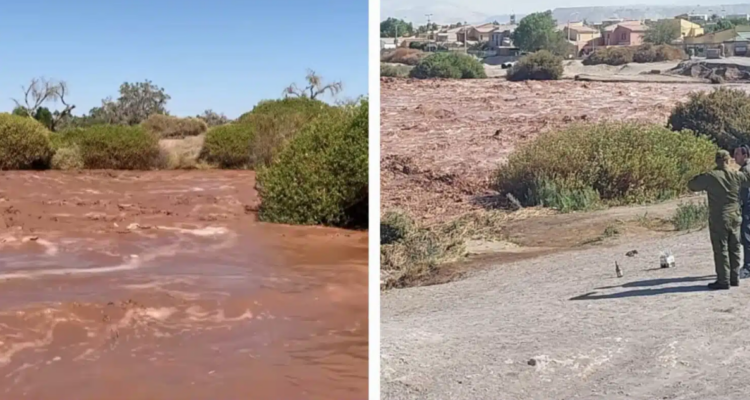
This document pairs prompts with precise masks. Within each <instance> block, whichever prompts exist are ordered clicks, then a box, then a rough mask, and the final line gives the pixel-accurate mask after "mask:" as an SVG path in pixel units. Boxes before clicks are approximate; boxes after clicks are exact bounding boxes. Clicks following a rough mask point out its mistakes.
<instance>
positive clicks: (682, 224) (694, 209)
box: [671, 201, 708, 231]
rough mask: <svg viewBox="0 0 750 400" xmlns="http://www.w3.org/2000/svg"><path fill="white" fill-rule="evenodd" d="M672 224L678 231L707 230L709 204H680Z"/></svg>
mask: <svg viewBox="0 0 750 400" xmlns="http://www.w3.org/2000/svg"><path fill="white" fill-rule="evenodd" d="M671 222H672V225H674V227H675V229H677V230H678V231H687V230H692V229H702V228H705V227H706V226H708V203H706V202H705V201H703V202H702V203H690V202H688V203H680V204H678V205H677V211H675V213H674V215H673V216H672V220H671Z"/></svg>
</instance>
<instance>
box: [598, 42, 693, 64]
mask: <svg viewBox="0 0 750 400" xmlns="http://www.w3.org/2000/svg"><path fill="white" fill-rule="evenodd" d="M683 58H685V52H684V51H683V50H682V49H680V48H678V47H674V46H670V45H666V44H662V45H658V46H655V45H652V44H643V45H641V46H637V47H636V46H629V47H625V46H616V47H602V48H599V49H597V50H595V51H594V52H593V53H591V54H590V55H589V56H588V57H586V58H585V59H584V60H583V65H599V64H606V65H624V64H628V63H632V62H636V63H649V62H661V61H676V60H682V59H683Z"/></svg>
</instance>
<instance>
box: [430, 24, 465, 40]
mask: <svg viewBox="0 0 750 400" xmlns="http://www.w3.org/2000/svg"><path fill="white" fill-rule="evenodd" d="M461 29H463V28H461V27H457V28H449V29H442V30H440V32H438V33H437V35H436V40H437V41H438V42H457V41H458V36H457V34H458V32H459V31H460V30H461Z"/></svg>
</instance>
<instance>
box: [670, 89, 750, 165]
mask: <svg viewBox="0 0 750 400" xmlns="http://www.w3.org/2000/svg"><path fill="white" fill-rule="evenodd" d="M669 126H670V127H671V128H672V129H674V130H678V131H679V130H683V129H689V130H691V131H693V132H696V133H698V134H702V135H706V136H708V137H710V138H711V139H712V140H713V141H714V142H715V143H716V144H717V145H719V147H721V148H723V149H725V150H730V151H731V150H733V149H734V148H735V147H737V146H738V145H741V144H747V143H750V95H748V94H747V93H746V92H745V91H744V90H742V89H729V88H719V89H717V90H714V91H712V92H694V93H691V94H690V97H689V99H688V101H687V102H684V103H680V104H678V105H677V106H676V107H675V108H674V109H673V110H672V114H671V115H670V116H669Z"/></svg>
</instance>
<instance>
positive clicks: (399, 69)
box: [380, 63, 412, 78]
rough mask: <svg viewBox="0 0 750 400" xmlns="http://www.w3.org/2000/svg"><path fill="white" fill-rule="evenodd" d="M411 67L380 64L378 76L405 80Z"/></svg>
mask: <svg viewBox="0 0 750 400" xmlns="http://www.w3.org/2000/svg"><path fill="white" fill-rule="evenodd" d="M411 68H412V67H409V66H408V65H389V64H382V63H381V64H380V76H388V77H393V78H406V77H408V76H409V72H410V71H411Z"/></svg>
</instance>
